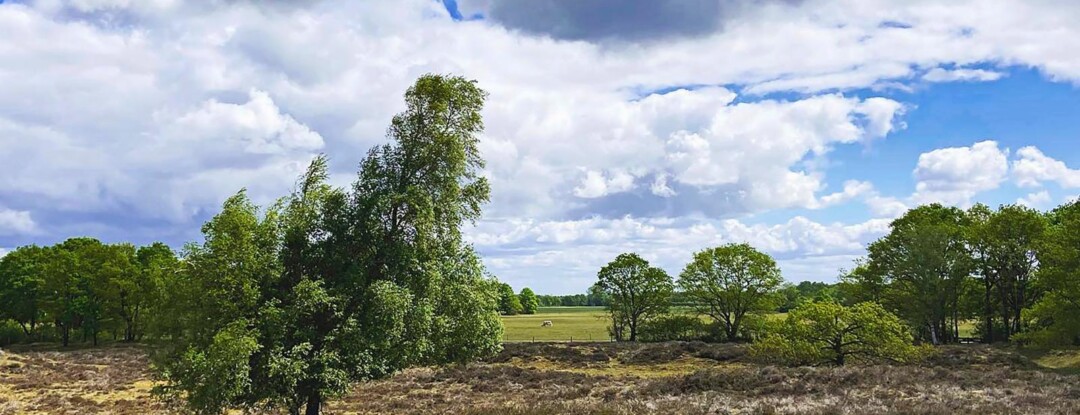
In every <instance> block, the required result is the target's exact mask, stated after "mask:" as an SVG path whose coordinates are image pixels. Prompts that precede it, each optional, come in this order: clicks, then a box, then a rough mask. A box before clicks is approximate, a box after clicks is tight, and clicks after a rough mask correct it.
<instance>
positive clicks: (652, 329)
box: [638, 314, 711, 342]
mask: <svg viewBox="0 0 1080 415" xmlns="http://www.w3.org/2000/svg"><path fill="white" fill-rule="evenodd" d="M710 334H711V333H710V328H709V325H708V324H706V323H705V322H704V321H702V320H701V319H700V318H697V317H696V316H691V315H685V314H667V315H662V316H659V317H656V318H653V319H650V320H647V321H645V322H644V323H642V325H641V329H640V334H639V335H638V336H639V337H638V339H639V340H641V341H643V342H665V341H704V340H709V338H710Z"/></svg>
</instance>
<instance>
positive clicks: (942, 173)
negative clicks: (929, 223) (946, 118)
mask: <svg viewBox="0 0 1080 415" xmlns="http://www.w3.org/2000/svg"><path fill="white" fill-rule="evenodd" d="M1008 154H1009V150H1008V149H999V148H998V144H997V142H995V141H982V142H978V143H975V144H974V145H972V146H970V147H950V148H942V149H937V150H934V151H930V152H927V153H923V154H922V155H920V156H919V163H918V166H917V167H915V172H914V175H915V179H916V180H917V181H918V182H917V183H916V185H915V186H916V187H915V195H913V196H912V199H913V200H914V201H915V202H916V203H919V204H921V203H931V202H939V203H945V204H952V205H967V204H970V202H971V198H972V197H974V196H975V195H976V194H978V193H980V192H984V191H987V190H992V189H996V188H997V187H998V186H1000V185H1001V183H1002V182H1003V181H1005V179H1006V177H1007V175H1008V172H1009V162H1008Z"/></svg>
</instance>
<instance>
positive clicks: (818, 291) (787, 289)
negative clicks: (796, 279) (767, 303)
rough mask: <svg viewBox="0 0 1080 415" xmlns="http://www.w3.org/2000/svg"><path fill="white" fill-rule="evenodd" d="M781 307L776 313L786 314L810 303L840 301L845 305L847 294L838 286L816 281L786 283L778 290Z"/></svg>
mask: <svg viewBox="0 0 1080 415" xmlns="http://www.w3.org/2000/svg"><path fill="white" fill-rule="evenodd" d="M777 295H778V296H779V298H778V301H779V303H780V305H779V306H778V307H777V308H776V311H778V312H781V313H786V312H788V311H790V310H791V309H793V308H795V307H798V306H799V305H800V304H802V303H805V302H810V301H833V300H835V301H838V302H841V303H843V302H844V301H843V299H844V295H845V293H844V292H843V291H841V290H840V288H839V287H838V285H837V284H826V283H823V282H816V281H803V282H800V283H798V284H797V285H796V284H790V283H784V284H783V285H781V286H780V289H779V290H777Z"/></svg>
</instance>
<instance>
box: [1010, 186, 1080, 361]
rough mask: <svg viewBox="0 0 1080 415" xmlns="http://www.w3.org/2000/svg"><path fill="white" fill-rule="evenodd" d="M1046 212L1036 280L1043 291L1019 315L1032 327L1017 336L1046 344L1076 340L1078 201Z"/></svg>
mask: <svg viewBox="0 0 1080 415" xmlns="http://www.w3.org/2000/svg"><path fill="white" fill-rule="evenodd" d="M1048 216H1049V223H1050V226H1049V228H1048V229H1047V235H1046V238H1045V239H1044V243H1043V244H1042V246H1041V249H1040V252H1039V256H1038V259H1039V273H1038V280H1037V282H1036V285H1037V287H1038V289H1039V290H1040V291H1042V292H1043V293H1044V294H1043V295H1042V297H1040V298H1039V300H1038V301H1036V302H1035V303H1034V304H1033V305H1032V306H1031V308H1030V309H1028V310H1025V312H1024V313H1023V315H1022V316H1021V320H1026V321H1030V322H1032V327H1031V329H1032V330H1031V331H1030V332H1028V333H1025V334H1023V335H1022V336H1020V337H1021V340H1023V341H1026V342H1034V343H1037V344H1041V345H1046V346H1053V345H1065V344H1080V201H1074V202H1072V203H1070V204H1067V205H1064V206H1061V207H1059V208H1057V209H1055V210H1054V211H1052V212H1050V214H1049V215H1048Z"/></svg>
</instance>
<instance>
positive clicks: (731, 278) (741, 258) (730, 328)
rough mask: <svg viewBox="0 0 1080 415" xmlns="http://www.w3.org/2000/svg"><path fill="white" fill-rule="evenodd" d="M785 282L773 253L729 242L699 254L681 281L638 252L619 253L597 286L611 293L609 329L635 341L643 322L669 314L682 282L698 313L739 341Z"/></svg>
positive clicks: (769, 306)
mask: <svg viewBox="0 0 1080 415" xmlns="http://www.w3.org/2000/svg"><path fill="white" fill-rule="evenodd" d="M782 283H783V279H782V278H781V277H780V268H779V267H778V266H777V265H776V262H775V261H774V260H773V259H772V258H771V257H769V255H767V254H765V253H762V252H760V251H758V250H756V249H754V248H753V247H751V246H750V245H748V244H728V245H723V246H719V247H716V248H710V249H705V250H703V251H701V252H698V253H696V254H694V259H693V260H692V261H691V262H690V263H689V264H687V265H686V267H685V268H684V269H683V271H682V273H681V274H680V275H679V278H678V281H674V280H672V278H671V276H669V275H668V274H667V272H666V271H664V270H663V269H661V268H658V267H654V266H651V265H650V264H649V262H648V261H646V260H645V259H643V258H641V257H640V256H639V255H637V254H633V253H627V254H622V255H619V256H618V257H616V258H615V260H614V261H612V262H610V263H608V264H607V265H605V266H604V267H603V268H601V269H600V272H599V273H598V281H597V283H596V289H597V290H599V291H600V292H602V293H603V295H604V296H606V297H607V298H608V299H609V305H608V307H607V309H608V312H609V316H610V318H611V326H610V331H611V335H612V336H613V337H614V338H616V339H618V340H629V341H636V340H637V339H638V334H639V332H640V330H641V327H642V326H643V325H644V324H646V323H647V322H649V321H650V320H655V319H658V318H661V317H663V316H665V315H666V314H667V313H668V311H669V310H670V307H671V304H672V297H673V295H674V293H675V292H676V287H678V289H679V292H680V293H681V294H682V296H683V297H684V298H685V299H686V301H688V302H689V304H691V307H693V309H694V310H695V311H696V312H697V313H699V314H703V315H706V316H708V317H709V318H711V319H712V320H713V321H714V322H715V323H716V324H717V325H718V326H719V327H721V329H722V331H723V335H724V337H725V338H726V339H727V340H729V341H734V340H736V339H738V338H739V334H740V329H741V328H742V327H743V325H744V323H745V322H746V320H747V319H748V318H751V316H752V315H754V314H756V313H763V312H767V311H770V310H772V309H773V308H774V306H775V301H776V299H777V295H776V292H777V290H778V288H779V287H780V286H781V284H782Z"/></svg>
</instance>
